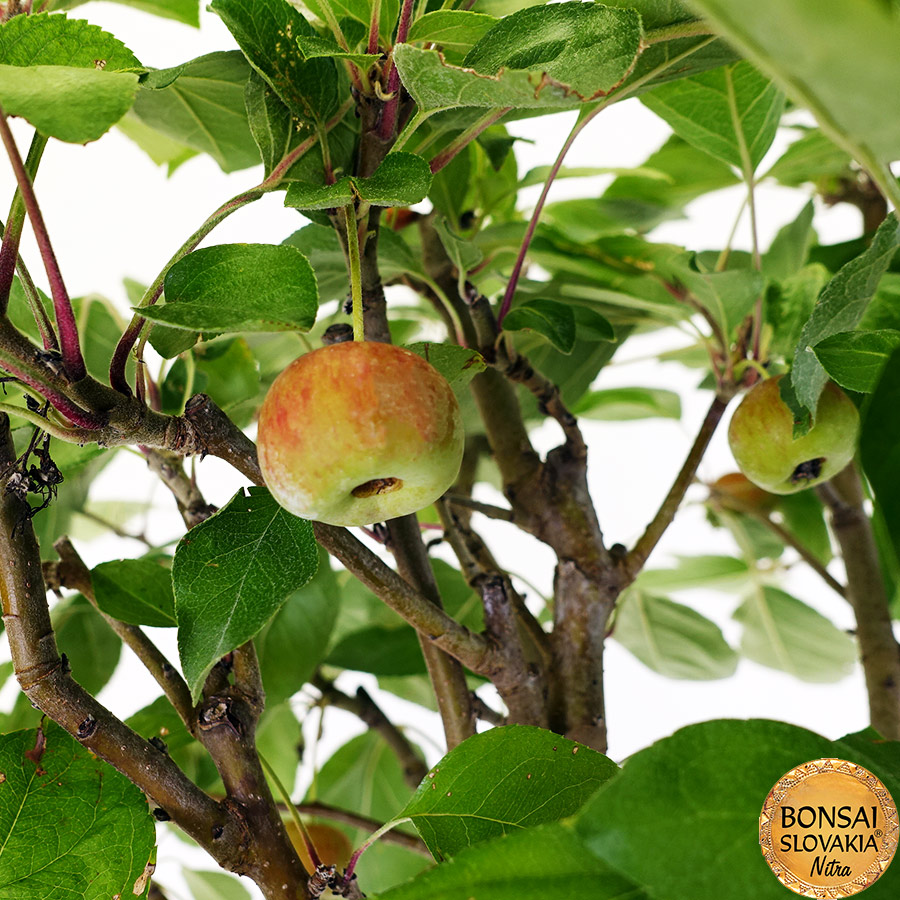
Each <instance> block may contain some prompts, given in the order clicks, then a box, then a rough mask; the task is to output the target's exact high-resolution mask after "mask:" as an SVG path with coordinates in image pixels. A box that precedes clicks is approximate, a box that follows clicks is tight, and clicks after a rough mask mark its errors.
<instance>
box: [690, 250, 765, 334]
mask: <svg viewBox="0 0 900 900" xmlns="http://www.w3.org/2000/svg"><path fill="white" fill-rule="evenodd" d="M677 278H678V280H679V281H681V282H682V284H684V285H685V287H687V288H688V290H690V292H691V293H692V294H693V295H694V298H695V299H696V300H697V301H698V302H699V303H700V304H701V305H702V306H703V307H705V308H706V309H707V310H709V312H710V313H711V314H712V316H713V317H714V318H715V319H716V321H717V322H718V323H719V324H720V326H721V327H722V330H723V331H724V332H725V334H726V335H731V334H732V333H733V332H734V330H735V329H736V328H737V327H738V326H739V325H740V324H741V322H743V321H744V319H745V318H746V317H747V316H748V315H749V314H750V313H751V312H752V310H753V306H754V304H755V303H756V301H757V300H758V299H759V296H760V294H761V293H762V291H763V289H764V287H765V278H764V277H763V276H762V274H761V273H759V272H756V271H753V270H751V269H735V270H732V271H726V272H712V273H709V274H704V273H701V272H695V271H693V270H692V269H690V268H688V266H687V265H682V266H679V267H678V269H677Z"/></svg>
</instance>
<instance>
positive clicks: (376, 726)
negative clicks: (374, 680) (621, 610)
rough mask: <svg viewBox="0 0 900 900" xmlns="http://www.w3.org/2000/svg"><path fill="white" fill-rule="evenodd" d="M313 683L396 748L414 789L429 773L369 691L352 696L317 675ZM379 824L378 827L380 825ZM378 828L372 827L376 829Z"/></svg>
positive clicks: (329, 699)
mask: <svg viewBox="0 0 900 900" xmlns="http://www.w3.org/2000/svg"><path fill="white" fill-rule="evenodd" d="M312 683H313V686H314V687H316V688H318V689H319V690H320V691H321V692H322V699H323V700H324V701H325V703H328V704H329V705H331V706H336V707H338V708H339V709H344V710H346V711H347V712H351V713H353V714H354V715H355V716H358V717H359V718H360V719H361V720H362V721H363V722H364V723H365V724H366V725H367V726H368V727H369V728H371V729H372V730H373V731H377V732H378V733H379V734H380V735H381V737H382V738H384V740H385V743H387V745H388V746H389V747H390V748H391V750H393V751H394V755H395V756H396V757H397V760H398V761H399V763H400V765H401V766H402V767H403V777H404V778H405V779H406V783H407V784H408V785H409V786H410V788H412V789H413V790H415V789H416V788H417V787H418V786H419V784H420V783H421V781H422V779H423V778H424V777H425V776H426V775H427V774H428V766H426V765H425V762H424V760H423V759H422V758H421V756H419V754H418V753H417V752H416V749H415V747H413V745H412V744H411V743H410V742H409V741H408V740H407V738H406V735H404V734H403V732H402V731H401V730H400V729H399V728H398V727H397V726H396V725H395V724H394V723H393V722H392V721H391V720H390V719H389V718H388V717H387V716H386V715H385V714H384V712H383V711H382V709H381V707H380V706H379V705H378V704H377V703H376V702H375V701H374V700H373V699H372V698H371V696H370V695H369V692H368V691H367V690H366V689H365V688H363V687H359V688H357V689H356V696H354V697H351V696H350V695H349V694H345V693H344V692H343V691H341V690H338V688H337V687H335V685H334V682H332V681H329V680H328V679H327V678H323V677H322V676H321V675H316V676H315V677H314V678H313V680H312ZM380 827H381V825H380V824H379V825H376V826H375V828H380ZM375 828H373V829H372V830H373V831H374V830H375Z"/></svg>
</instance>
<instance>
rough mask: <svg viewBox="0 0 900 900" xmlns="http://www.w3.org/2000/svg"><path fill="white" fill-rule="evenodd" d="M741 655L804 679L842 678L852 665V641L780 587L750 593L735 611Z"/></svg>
mask: <svg viewBox="0 0 900 900" xmlns="http://www.w3.org/2000/svg"><path fill="white" fill-rule="evenodd" d="M734 618H735V619H737V621H738V622H740V623H741V624H742V625H743V626H744V630H743V634H742V635H741V653H743V654H744V656H746V657H747V658H748V659H752V660H753V661H754V662H758V663H759V664H760V665H763V666H768V667H769V668H772V669H779V670H781V671H782V672H788V673H790V674H791V675H793V676H795V677H796V678H799V679H801V680H803V681H813V682H832V681H840V680H841V679H842V678H843V677H844V676H845V675H847V674H848V673H849V672H850V670H851V669H852V668H853V665H854V664H855V663H856V644H855V643H854V641H853V638H851V637H850V635H848V634H847V633H846V632H844V631H840V630H839V629H838V628H836V627H835V626H834V625H833V624H832V623H831V622H830V621H829V620H828V619H826V618H825V616H823V615H822V614H821V613H818V612H816V611H815V610H814V609H813V608H812V607H811V606H807V605H806V604H805V603H803V602H801V601H800V600H798V599H797V598H796V597H792V596H791V595H790V594H787V593H785V592H784V591H782V590H779V589H778V588H774V587H769V586H765V587H763V588H761V589H759V590H756V591H754V592H753V593H752V594H751V595H750V596H748V597H747V599H746V600H745V601H744V602H743V603H742V604H741V605H740V606H739V607H738V608H737V609H736V610H735V613H734Z"/></svg>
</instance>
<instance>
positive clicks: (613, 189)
mask: <svg viewBox="0 0 900 900" xmlns="http://www.w3.org/2000/svg"><path fill="white" fill-rule="evenodd" d="M646 172H656V173H659V176H660V177H654V178H649V177H647V175H646V174H642V173H646ZM737 181H738V179H737V177H736V176H735V174H734V171H733V170H732V168H731V167H730V166H728V165H726V164H725V163H723V162H721V161H720V160H718V159H716V158H715V157H714V156H710V155H709V154H708V153H705V152H703V151H702V150H699V149H697V148H696V147H693V146H691V145H690V144H689V143H687V142H686V141H684V140H682V139H681V138H680V137H678V135H674V134H673V135H672V136H671V137H670V138H669V139H668V140H667V141H666V142H665V144H663V145H662V147H660V148H659V150H657V151H656V152H655V153H652V154H651V155H650V156H649V157H648V158H647V159H646V160H645V161H644V164H643V166H641V168H640V169H638V170H635V171H634V172H632V173H631V174H623V175H620V176H619V177H618V178H616V180H615V181H613V183H612V184H611V185H610V186H609V187H608V188H607V189H606V190H605V191H604V192H603V198H602V199H603V200H604V201H606V202H607V204H608V206H607V212H608V213H612V212H613V211H615V210H616V208H617V207H618V210H619V216H620V218H621V217H622V216H626V217H628V220H636V221H643V222H645V223H651V224H658V223H659V222H663V221H666V220H668V219H673V218H677V217H678V216H680V215H682V214H683V210H684V207H685V206H686V205H687V204H688V203H690V201H691V200H694V199H696V198H697V197H700V196H702V195H704V194H707V193H709V192H711V191H715V190H718V189H719V188H724V187H729V186H730V185H732V184H736V183H737ZM613 201H614V202H615V205H612V204H613Z"/></svg>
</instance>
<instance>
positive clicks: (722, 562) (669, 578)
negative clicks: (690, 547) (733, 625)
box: [635, 555, 750, 592]
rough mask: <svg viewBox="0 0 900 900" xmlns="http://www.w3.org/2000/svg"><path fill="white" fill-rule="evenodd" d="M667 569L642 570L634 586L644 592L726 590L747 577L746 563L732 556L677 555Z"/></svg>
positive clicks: (739, 583) (743, 582)
mask: <svg viewBox="0 0 900 900" xmlns="http://www.w3.org/2000/svg"><path fill="white" fill-rule="evenodd" d="M677 559H678V564H677V565H676V566H675V567H674V568H671V569H644V571H643V572H641V574H640V575H638V577H637V581H636V582H635V584H636V585H637V586H638V587H640V588H641V589H643V590H644V591H665V592H668V591H680V590H684V589H685V588H694V587H705V588H718V589H721V590H728V589H731V588H734V587H736V586H740V585H744V584H746V583H747V579H748V577H749V575H750V569H749V567H748V566H747V563H746V562H745V561H744V560H742V559H736V558H735V557H733V556H712V555H702V556H679V557H677Z"/></svg>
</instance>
